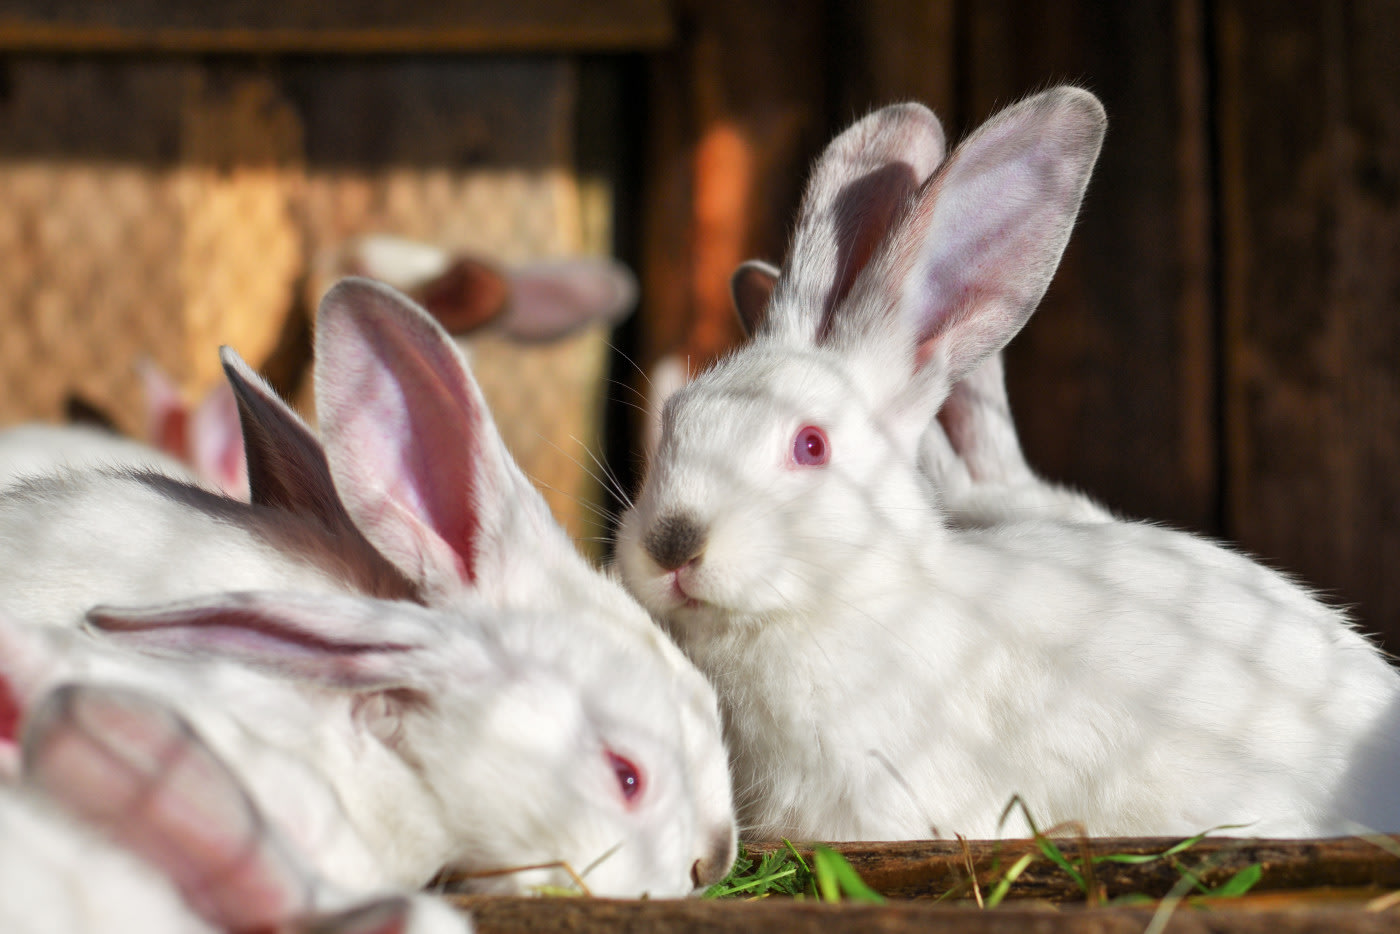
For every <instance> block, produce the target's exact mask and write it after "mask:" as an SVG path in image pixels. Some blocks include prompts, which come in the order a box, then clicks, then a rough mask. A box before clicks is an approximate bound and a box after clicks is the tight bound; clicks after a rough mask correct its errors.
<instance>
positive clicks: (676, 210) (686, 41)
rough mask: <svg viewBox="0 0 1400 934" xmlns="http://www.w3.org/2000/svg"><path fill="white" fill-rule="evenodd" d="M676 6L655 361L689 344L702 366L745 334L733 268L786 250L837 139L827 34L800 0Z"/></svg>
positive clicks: (654, 158) (667, 77)
mask: <svg viewBox="0 0 1400 934" xmlns="http://www.w3.org/2000/svg"><path fill="white" fill-rule="evenodd" d="M677 14H678V22H679V24H680V26H679V28H680V30H681V31H680V39H681V41H680V43H679V45H678V47H677V49H676V50H675V51H674V52H672V53H670V54H668V55H665V56H662V57H658V59H657V60H656V61H655V62H654V67H653V70H652V89H653V95H654V97H653V104H652V106H651V108H650V111H651V124H652V128H651V134H652V141H651V144H650V149H649V151H650V153H651V155H650V157H649V159H648V163H649V165H648V168H649V170H650V173H651V174H650V175H649V178H648V181H647V190H648V191H649V192H650V193H651V194H650V195H649V196H647V197H646V198H645V199H644V201H645V205H646V207H645V210H646V212H647V215H646V218H645V219H644V222H643V234H642V241H643V244H642V246H643V253H642V283H643V298H642V314H643V315H644V318H645V326H646V338H645V346H644V348H643V357H644V363H646V364H649V363H651V362H652V361H654V360H655V359H656V358H657V357H659V356H661V355H663V354H667V353H677V352H678V353H681V354H683V355H685V356H687V357H689V358H690V359H691V361H692V363H693V364H694V366H696V367H700V366H703V365H705V364H706V363H708V362H709V361H710V360H712V359H713V358H714V357H715V356H717V355H718V354H720V353H722V352H723V351H724V350H726V349H728V348H729V347H730V346H732V345H733V344H734V343H735V342H736V341H737V340H738V339H739V336H740V334H739V328H738V323H737V319H736V317H735V315H734V310H733V304H732V302H731V300H730V297H729V276H730V274H731V273H732V272H733V271H734V268H735V267H736V266H737V265H738V264H739V263H740V262H742V261H743V260H745V259H748V258H750V257H753V256H760V257H764V258H768V259H771V260H780V259H781V258H782V254H783V252H784V250H785V248H786V242H787V233H788V229H789V227H790V224H791V220H792V217H793V214H794V213H795V212H796V207H797V201H798V198H799V196H800V193H801V187H802V183H803V181H804V179H805V176H806V167H807V162H808V160H809V158H810V155H811V154H812V153H813V152H815V151H816V149H817V148H818V147H819V146H820V145H822V143H824V141H825V134H826V130H827V127H826V121H825V117H824V113H823V111H824V105H823V96H824V93H825V87H826V80H827V74H826V72H825V71H824V58H823V49H824V38H825V34H824V32H823V24H824V19H823V17H822V15H821V14H820V12H819V11H818V12H814V8H813V7H812V5H811V4H804V3H800V2H795V0H758V2H749V3H739V2H736V0H714V2H702V0H690V2H683V3H679V4H678V5H677ZM775 63H781V65H778V66H776V67H775Z"/></svg>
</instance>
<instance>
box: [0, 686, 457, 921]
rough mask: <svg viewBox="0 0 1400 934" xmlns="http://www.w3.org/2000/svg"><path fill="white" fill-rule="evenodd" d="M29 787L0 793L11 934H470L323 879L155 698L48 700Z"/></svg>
mask: <svg viewBox="0 0 1400 934" xmlns="http://www.w3.org/2000/svg"><path fill="white" fill-rule="evenodd" d="M24 779H25V785H26V788H25V790H23V791H20V790H18V789H15V790H11V789H9V788H7V787H6V786H0V829H3V832H2V833H0V891H3V892H4V893H5V897H4V898H3V899H0V922H2V923H3V926H4V929H5V930H6V931H11V930H17V931H40V930H42V931H72V932H96V931H126V930H133V931H135V930H140V931H152V932H157V934H165V932H177V931H180V932H193V931H201V932H202V931H210V930H214V929H219V930H228V929H232V930H245V929H252V928H257V929H259V930H261V929H263V928H265V927H267V928H270V927H272V926H276V928H277V929H278V930H286V931H288V932H293V931H301V930H307V931H310V930H315V931H319V932H326V934H334V932H337V931H346V932H350V931H361V932H363V931H367V930H370V927H368V926H366V925H365V923H364V922H365V921H366V920H367V919H370V918H372V919H374V921H375V922H376V923H377V926H375V927H373V930H375V931H381V932H384V934H389V932H396V934H448V932H456V934H467V932H468V931H470V925H469V924H468V923H467V922H466V920H465V918H463V917H462V916H460V915H459V914H457V913H456V912H454V911H452V910H451V909H450V908H449V907H448V906H447V905H446V904H445V903H443V902H441V901H439V900H437V899H435V898H433V897H431V896H426V895H410V894H406V893H394V892H387V893H386V892H385V887H384V886H383V885H382V884H380V885H368V886H362V887H360V888H358V889H355V890H351V889H346V888H343V887H341V886H340V885H337V884H336V883H334V882H331V881H329V880H327V879H325V878H323V877H321V876H320V875H318V873H317V871H316V869H315V868H314V866H312V865H308V864H306V863H305V862H304V861H303V859H302V858H301V856H300V854H298V853H297V852H296V850H295V848H294V847H289V846H288V845H287V843H286V841H285V840H284V839H283V836H282V832H281V827H280V826H279V825H278V824H277V822H276V821H269V820H268V819H267V818H266V817H265V816H264V814H263V812H262V811H261V809H260V808H259V806H258V805H257V804H256V803H255V802H254V801H253V800H252V799H251V798H250V797H249V795H248V793H247V792H246V791H245V789H244V788H243V786H242V785H241V784H240V783H239V781H238V780H237V779H236V778H235V777H234V775H233V773H232V772H231V771H230V770H229V769H228V767H227V766H226V765H225V764H224V763H223V762H222V761H221V760H220V759H219V758H218V756H217V755H216V754H215V753H214V752H213V750H212V749H210V748H209V747H208V746H206V745H205V743H204V740H203V739H202V738H201V737H200V735H199V734H198V733H197V732H195V730H194V729H193V727H192V726H191V725H190V724H189V723H188V722H187V721H185V720H184V719H183V718H182V717H180V716H179V715H178V714H176V713H175V712H174V711H173V710H172V709H171V708H169V707H167V706H165V705H164V704H162V703H161V702H159V701H158V700H156V699H154V698H153V697H151V696H149V695H146V694H143V693H139V692H135V691H130V690H127V689H124V688H115V687H112V686H110V685H76V684H68V685H65V686H63V687H61V688H59V689H57V690H55V691H53V692H51V693H49V694H47V695H46V696H45V697H44V699H43V700H42V701H41V702H40V703H38V704H37V705H35V707H34V708H33V709H31V710H29V711H27V715H26V728H25V744H24ZM290 791H291V793H292V796H293V797H294V798H295V796H296V791H297V786H295V785H293V786H292V788H291V789H290ZM118 847H120V849H118ZM374 890H377V893H378V894H376V895H374V896H370V897H369V898H368V899H367V898H366V895H365V893H366V892H368V891H374ZM327 912H334V913H335V914H327Z"/></svg>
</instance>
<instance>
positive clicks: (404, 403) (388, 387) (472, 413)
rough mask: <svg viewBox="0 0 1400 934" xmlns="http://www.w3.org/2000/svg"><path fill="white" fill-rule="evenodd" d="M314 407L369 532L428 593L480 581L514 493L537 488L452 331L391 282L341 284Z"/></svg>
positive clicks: (343, 491) (328, 308)
mask: <svg viewBox="0 0 1400 934" xmlns="http://www.w3.org/2000/svg"><path fill="white" fill-rule="evenodd" d="M316 406H317V409H318V412H319V415H320V424H321V432H322V438H323V440H324V443H325V449H326V455H327V458H328V460H329V462H330V470H331V475H332V476H333V477H334V479H335V487H336V489H337V490H338V491H339V492H340V497H341V502H342V503H344V505H345V508H346V511H347V512H348V513H349V515H350V517H351V518H352V520H353V521H354V522H355V525H356V526H358V527H359V529H360V531H361V532H363V533H364V535H365V537H366V538H368V539H369V541H370V542H371V543H372V544H373V545H374V546H375V548H377V549H378V550H379V552H380V553H381V554H382V555H384V557H386V558H388V559H389V561H390V562H391V563H392V564H394V566H395V567H397V568H398V569H399V570H400V571H402V572H403V573H404V574H405V575H406V576H407V577H408V579H409V581H411V582H412V583H414V584H415V585H417V586H418V588H419V591H420V592H421V593H424V594H433V593H438V594H441V593H450V592H453V591H455V590H460V589H461V588H462V586H464V585H474V584H476V583H477V582H478V580H479V579H480V578H481V573H480V572H481V570H482V568H481V565H482V562H483V560H486V559H485V558H484V556H486V555H489V554H490V553H491V551H492V546H491V544H490V542H493V541H497V540H499V536H500V531H501V527H502V525H503V524H504V523H505V521H506V512H507V511H508V509H509V507H510V505H511V503H510V501H511V499H512V498H524V497H529V496H530V495H532V494H533V490H531V489H529V484H528V481H526V480H525V479H524V477H523V476H521V475H520V474H519V471H518V469H516V468H515V466H514V461H512V460H511V458H510V455H509V453H507V452H506V449H505V445H504V443H503V442H502V441H501V438H500V435H499V434H498V433H497V431H496V426H495V424H494V423H493V422H492V421H491V416H490V414H489V412H488V411H487V408H486V403H485V400H484V399H483V398H482V396H481V391H480V389H479V388H478V387H477V385H476V382H475V380H473V379H472V378H471V375H470V373H469V372H468V370H467V365H466V361H465V360H464V359H463V357H462V354H461V351H460V350H459V349H458V348H457V345H456V344H454V343H453V341H452V339H451V338H450V337H449V336H448V335H447V333H446V332H445V331H443V329H442V328H441V327H440V326H439V325H438V324H437V322H436V321H434V320H433V319H432V317H431V316H429V315H428V314H427V313H426V312H424V311H423V309H421V308H419V307H418V306H417V305H415V304H413V303H412V302H410V301H409V300H408V299H407V298H405V297H404V296H403V295H401V294H399V293H398V292H396V291H395V290H393V289H391V288H389V287H388V286H385V285H382V284H380V283H377V282H373V281H370V280H368V279H345V280H342V281H341V282H339V283H337V284H336V286H335V287H334V288H332V289H331V290H330V291H329V292H327V293H326V296H325V298H324V299H322V301H321V307H320V310H319V312H318V315H317V323H316ZM536 498H538V496H536ZM541 503H542V501H541Z"/></svg>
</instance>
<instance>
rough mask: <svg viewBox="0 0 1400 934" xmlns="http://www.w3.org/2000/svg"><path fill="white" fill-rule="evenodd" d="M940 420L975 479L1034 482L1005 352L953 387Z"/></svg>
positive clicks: (939, 412) (1007, 482)
mask: <svg viewBox="0 0 1400 934" xmlns="http://www.w3.org/2000/svg"><path fill="white" fill-rule="evenodd" d="M938 421H939V423H940V424H941V425H942V427H943V430H944V431H945V432H946V433H947V437H948V442H949V444H950V445H951V446H952V449H953V450H954V451H955V452H956V453H957V456H958V458H959V459H960V460H961V461H962V463H963V464H965V465H966V467H967V472H968V475H969V477H970V479H971V480H972V481H974V482H977V483H997V484H1002V485H1010V484H1014V483H1022V482H1033V481H1034V479H1035V474H1034V473H1032V471H1031V469H1030V466H1029V465H1028V464H1027V463H1026V458H1025V455H1024V454H1022V453H1021V441H1020V438H1018V437H1017V435H1016V423H1015V422H1014V421H1013V420H1012V418H1011V403H1010V401H1009V400H1008V399H1007V396H1006V377H1005V369H1004V366H1003V363H1002V355H1001V353H1000V352H997V353H994V354H992V355H991V356H990V357H988V358H987V359H986V360H984V361H983V362H982V364H981V365H980V366H978V367H977V369H975V370H973V371H972V372H971V373H969V374H967V376H964V377H963V378H962V379H961V380H960V381H959V382H958V383H957V385H955V386H954V387H953V389H952V392H950V393H949V394H948V399H947V401H945V402H944V403H943V408H941V409H939V411H938Z"/></svg>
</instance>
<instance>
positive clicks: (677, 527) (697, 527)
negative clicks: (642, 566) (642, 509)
mask: <svg viewBox="0 0 1400 934" xmlns="http://www.w3.org/2000/svg"><path fill="white" fill-rule="evenodd" d="M642 547H643V548H645V549H646V550H647V554H649V555H651V560H653V561H655V562H656V563H657V564H659V565H661V568H662V570H665V571H674V570H676V569H677V568H683V567H685V566H686V565H687V564H689V563H690V562H692V561H694V560H695V559H696V558H698V557H700V555H701V554H702V553H703V552H704V551H705V527H704V526H702V525H701V524H700V523H699V521H697V520H696V518H695V517H694V516H690V515H686V514H685V513H677V514H673V515H669V516H662V517H661V518H660V519H657V520H656V521H655V522H654V523H652V526H651V531H650V532H648V533H647V534H646V537H645V538H644V539H642Z"/></svg>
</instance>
